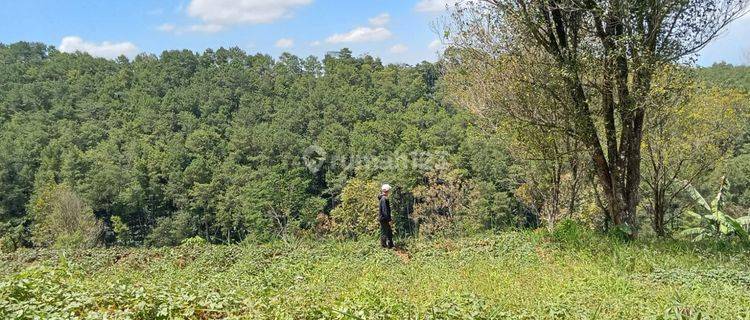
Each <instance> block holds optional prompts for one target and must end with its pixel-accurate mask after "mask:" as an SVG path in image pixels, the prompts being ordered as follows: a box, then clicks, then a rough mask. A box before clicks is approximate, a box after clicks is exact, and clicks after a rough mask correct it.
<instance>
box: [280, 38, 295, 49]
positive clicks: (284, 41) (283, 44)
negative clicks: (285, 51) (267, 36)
mask: <svg viewBox="0 0 750 320" xmlns="http://www.w3.org/2000/svg"><path fill="white" fill-rule="evenodd" d="M293 46H294V39H289V38H281V39H279V40H278V41H276V47H277V48H291V47H293Z"/></svg>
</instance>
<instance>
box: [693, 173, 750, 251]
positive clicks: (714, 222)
mask: <svg viewBox="0 0 750 320" xmlns="http://www.w3.org/2000/svg"><path fill="white" fill-rule="evenodd" d="M728 187H729V182H728V181H727V179H726V178H725V177H721V183H720V184H719V192H718V193H717V194H716V198H714V200H713V201H711V204H709V203H708V202H707V201H706V199H705V198H703V196H702V195H701V194H700V193H699V192H698V190H696V189H695V187H693V186H692V185H691V184H690V183H687V182H686V187H685V191H686V192H687V193H688V195H689V196H690V198H692V199H693V201H694V202H695V204H696V205H695V207H696V209H697V211H698V212H696V211H691V210H689V211H687V212H686V214H687V215H689V216H692V217H694V218H696V219H698V221H700V225H699V226H697V227H693V228H689V229H686V230H683V231H682V232H681V234H682V235H684V236H688V237H692V239H693V241H701V240H703V239H706V238H709V237H719V238H725V239H726V238H731V237H735V236H736V237H738V238H740V240H742V241H743V242H750V234H748V231H747V229H746V228H747V226H748V225H750V215H747V216H744V217H740V218H732V217H731V216H729V215H727V214H725V213H724V211H723V210H724V190H725V189H727V188H728Z"/></svg>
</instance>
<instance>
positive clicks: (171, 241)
mask: <svg viewBox="0 0 750 320" xmlns="http://www.w3.org/2000/svg"><path fill="white" fill-rule="evenodd" d="M195 230H197V222H196V221H195V218H194V217H192V216H191V215H190V213H188V212H184V211H181V212H178V213H177V214H175V215H174V216H171V217H161V218H159V219H157V220H156V226H155V227H154V229H153V230H151V233H149V235H148V236H147V237H146V243H147V244H149V245H151V246H156V247H162V246H176V245H178V244H180V243H181V242H182V241H183V240H185V239H187V238H190V237H192V236H193V235H195Z"/></svg>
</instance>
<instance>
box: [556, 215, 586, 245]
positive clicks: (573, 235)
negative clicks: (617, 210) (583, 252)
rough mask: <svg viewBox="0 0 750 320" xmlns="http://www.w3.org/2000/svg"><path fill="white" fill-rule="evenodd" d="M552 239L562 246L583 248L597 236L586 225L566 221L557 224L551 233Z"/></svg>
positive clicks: (569, 220)
mask: <svg viewBox="0 0 750 320" xmlns="http://www.w3.org/2000/svg"><path fill="white" fill-rule="evenodd" d="M551 236H552V239H553V240H554V241H555V242H557V243H560V244H563V245H569V246H574V247H575V246H581V245H582V244H586V243H589V242H590V241H591V240H592V238H593V237H594V236H595V235H594V231H593V230H591V229H590V228H589V227H587V226H585V225H584V224H582V223H580V222H578V221H575V220H571V219H565V220H562V221H560V222H558V223H557V225H556V226H555V229H554V230H552V233H551Z"/></svg>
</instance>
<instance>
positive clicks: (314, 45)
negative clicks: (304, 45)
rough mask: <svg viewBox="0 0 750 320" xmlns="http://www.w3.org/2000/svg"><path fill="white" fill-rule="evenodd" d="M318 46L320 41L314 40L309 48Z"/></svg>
mask: <svg viewBox="0 0 750 320" xmlns="http://www.w3.org/2000/svg"><path fill="white" fill-rule="evenodd" d="M319 45H320V41H318V40H315V41H313V42H310V46H311V47H317V46H319Z"/></svg>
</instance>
